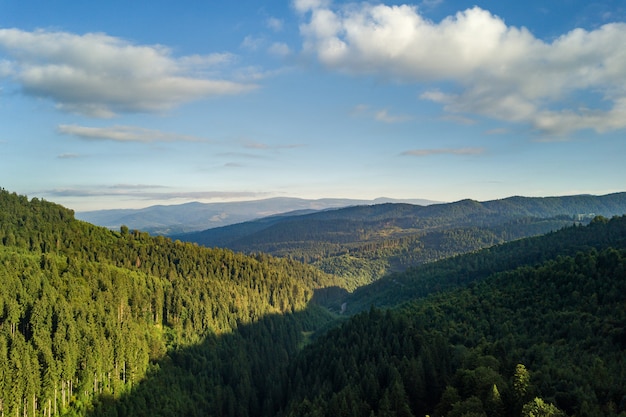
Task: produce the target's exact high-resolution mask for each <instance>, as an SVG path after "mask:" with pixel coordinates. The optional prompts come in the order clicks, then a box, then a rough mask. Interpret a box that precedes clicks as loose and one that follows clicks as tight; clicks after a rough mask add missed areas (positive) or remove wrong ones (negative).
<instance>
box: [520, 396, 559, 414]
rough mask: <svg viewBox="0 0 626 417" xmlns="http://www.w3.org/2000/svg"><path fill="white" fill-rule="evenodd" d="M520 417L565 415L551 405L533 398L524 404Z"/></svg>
mask: <svg viewBox="0 0 626 417" xmlns="http://www.w3.org/2000/svg"><path fill="white" fill-rule="evenodd" d="M522 417H565V414H564V413H563V412H562V411H561V410H559V409H558V408H557V407H556V406H554V405H553V404H549V403H546V402H545V401H543V400H542V399H541V398H538V397H535V398H534V399H533V400H532V401H530V402H528V403H526V404H524V407H523V408H522Z"/></svg>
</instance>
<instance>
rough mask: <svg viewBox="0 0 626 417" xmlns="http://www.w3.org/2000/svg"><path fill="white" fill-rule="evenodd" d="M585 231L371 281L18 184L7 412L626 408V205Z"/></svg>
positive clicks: (0, 309) (558, 412) (13, 197)
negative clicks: (80, 216)
mask: <svg viewBox="0 0 626 417" xmlns="http://www.w3.org/2000/svg"><path fill="white" fill-rule="evenodd" d="M569 223H570V224H569V225H568V226H566V227H563V228H560V229H559V230H556V231H552V232H550V233H547V234H545V235H541V236H535V237H532V238H523V239H519V240H515V241H513V242H510V243H501V244H498V245H495V246H492V247H489V248H486V249H482V250H477V251H475V252H472V253H467V254H463V255H457V256H453V257H449V258H445V259H442V260H439V261H433V262H428V263H425V264H423V265H417V266H415V267H413V268H410V269H408V270H406V271H402V272H400V271H398V272H395V273H393V274H391V275H388V276H385V277H384V278H381V279H380V280H378V281H376V282H374V283H372V284H370V285H367V286H363V287H360V288H359V289H356V290H354V287H353V285H354V282H352V281H350V280H347V279H345V277H343V276H339V275H334V274H330V273H327V272H322V271H321V270H320V269H318V268H316V267H315V266H314V265H309V264H303V263H301V262H299V261H297V260H294V259H291V258H289V257H275V256H272V255H268V254H264V253H261V252H257V253H250V254H248V255H245V254H243V253H237V252H233V251H232V250H229V249H220V248H205V247H202V246H199V245H198V244H194V243H183V242H181V241H178V240H172V239H169V238H166V237H162V236H156V237H154V236H150V235H148V234H147V233H145V232H141V231H137V230H129V229H128V228H127V227H122V228H121V229H120V230H119V231H111V230H107V229H105V228H102V227H96V226H93V225H90V224H88V223H85V222H81V221H78V220H76V219H75V218H74V214H73V212H72V211H71V210H68V209H66V208H64V207H61V206H59V205H57V204H54V203H50V202H47V201H43V200H38V199H31V200H29V199H28V198H27V197H25V196H21V195H17V194H15V193H11V192H9V191H6V190H1V191H0V282H1V283H2V285H1V287H0V416H2V417H4V416H5V415H6V416H61V415H67V416H94V417H95V416H144V415H145V416H180V415H185V416H206V415H214V416H276V417H283V416H285V417H286V416H365V417H370V416H424V415H431V416H442V417H443V416H488V417H491V416H513V417H517V416H525V417H526V416H626V386H624V381H626V356H625V354H624V352H625V351H626V309H625V308H624V306H625V305H626V216H615V217H612V218H607V217H602V216H597V217H595V218H594V219H593V220H592V221H591V222H590V223H589V224H588V225H582V224H580V223H575V222H574V224H572V222H569ZM340 305H343V306H344V308H343V310H342V309H340V307H339V306H340ZM340 313H343V314H340Z"/></svg>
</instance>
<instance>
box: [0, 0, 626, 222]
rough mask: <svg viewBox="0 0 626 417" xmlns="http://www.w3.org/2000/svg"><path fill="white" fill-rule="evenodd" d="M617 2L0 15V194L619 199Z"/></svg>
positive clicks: (290, 4)
mask: <svg viewBox="0 0 626 417" xmlns="http://www.w3.org/2000/svg"><path fill="white" fill-rule="evenodd" d="M625 45H626V2H625V1H623V0H619V1H617V0H603V1H597V2H595V1H582V0H558V1H557V0H548V1H545V0H527V1H524V2H518V1H502V0H473V1H464V0H458V1H451V0H424V1H421V2H420V1H418V2H409V1H404V2H403V1H391V0H386V2H359V1H357V2H348V1H331V0H285V1H271V2H262V1H253V0H240V1H236V2H233V1H207V0H205V1H199V0H189V1H184V2H182V1H178V2H174V1H165V0H150V1H145V0H133V1H132V2H129V1H126V0H107V1H101V2H84V1H76V0H71V1H70V0H55V1H50V0H0V187H3V188H4V189H6V190H8V191H11V192H17V193H18V194H24V195H27V196H28V197H30V198H32V197H37V198H42V199H45V200H48V201H53V202H56V203H59V204H62V205H64V206H66V207H68V208H71V209H73V210H75V211H87V210H99V209H110V208H140V207H146V206H150V205H156V204H168V205H169V204H180V203H184V202H188V201H201V202H221V201H241V200H255V199H264V198H271V197H300V198H307V199H318V198H356V199H374V198H377V197H388V198H399V199H409V198H416V199H430V200H435V201H458V200H461V199H465V198H471V199H475V200H478V201H486V200H492V199H498V198H505V197H508V196H513V195H523V196H558V195H573V194H595V195H602V194H608V193H612V192H621V191H626V182H625V181H626V163H625V162H624V157H625V156H626V136H625V134H626V47H625Z"/></svg>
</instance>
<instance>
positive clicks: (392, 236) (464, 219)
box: [173, 193, 626, 287]
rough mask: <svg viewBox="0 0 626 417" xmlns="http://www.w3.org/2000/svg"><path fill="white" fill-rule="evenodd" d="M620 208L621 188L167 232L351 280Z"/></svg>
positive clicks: (374, 208) (623, 203)
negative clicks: (600, 192) (610, 191)
mask: <svg viewBox="0 0 626 417" xmlns="http://www.w3.org/2000/svg"><path fill="white" fill-rule="evenodd" d="M624 213H626V193H618V194H609V195H605V196H590V195H580V196H568V197H548V198H528V197H511V198H507V199H503V200H494V201H487V202H482V203H481V202H477V201H473V200H462V201H458V202H456V203H449V204H433V205H429V206H416V205H410V204H378V205H371V206H355V207H348V208H343V209H336V210H326V211H323V212H317V213H311V214H305V215H299V216H277V217H269V218H263V219H259V220H256V221H250V222H245V223H241V224H236V225H231V226H226V227H221V228H215V229H209V230H205V231H202V232H195V233H189V234H184V235H176V236H173V238H175V239H181V240H184V241H190V242H196V243H199V244H201V245H205V246H209V247H228V248H230V249H233V250H236V251H243V252H246V253H255V252H265V253H270V254H272V255H275V256H284V257H291V258H294V259H298V260H301V261H304V262H307V263H313V264H314V265H316V266H318V267H319V268H321V269H322V270H324V271H326V272H329V273H333V274H336V275H341V276H343V277H344V278H346V279H347V280H348V281H349V282H352V286H353V287H356V286H359V285H363V284H367V283H369V282H371V281H374V280H376V279H378V278H380V277H381V276H383V275H384V274H386V273H388V272H392V271H402V270H404V269H406V268H408V267H410V266H414V265H418V264H420V263H424V262H428V261H433V260H437V259H441V258H444V257H448V256H452V255H456V254H459V253H465V252H471V251H475V250H477V249H481V248H484V247H489V246H492V245H495V244H498V243H502V242H506V241H510V240H514V239H519V238H522V237H527V236H533V235H540V234H543V233H547V232H549V231H552V230H557V229H560V228H562V227H565V226H569V225H571V224H572V223H574V222H588V221H589V220H591V218H593V217H594V216H595V215H603V216H607V217H611V216H613V215H621V214H624ZM357 270H358V271H359V272H355V271H357Z"/></svg>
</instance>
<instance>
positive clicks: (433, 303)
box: [285, 217, 626, 417]
mask: <svg viewBox="0 0 626 417" xmlns="http://www.w3.org/2000/svg"><path fill="white" fill-rule="evenodd" d="M584 234H585V235H587V236H588V240H589V241H595V242H598V243H599V242H603V243H599V246H600V247H603V248H604V249H600V250H597V249H596V248H589V247H585V246H586V244H585V243H582V244H581V245H580V247H579V248H580V249H581V251H579V252H577V253H575V254H573V255H572V256H566V255H567V254H570V253H571V251H570V249H574V247H575V245H576V244H575V241H576V239H577V237H578V236H575V235H569V236H568V235H567V234H565V235H564V234H563V231H562V232H559V233H557V234H556V235H560V236H559V237H560V238H562V239H565V240H569V242H568V243H567V244H566V245H565V246H566V247H567V249H566V250H564V251H563V252H561V251H560V250H554V251H553V252H552V253H551V254H549V255H546V257H545V258H544V259H549V260H544V261H539V262H538V263H537V264H535V265H534V266H532V267H531V266H525V267H519V268H515V267H514V266H513V263H511V264H510V267H511V268H512V269H506V270H503V271H502V272H499V273H495V274H489V275H488V276H486V277H485V278H484V279H482V280H480V281H476V282H475V283H474V284H473V285H470V286H468V287H466V288H463V287H461V288H458V287H457V288H456V289H453V290H451V291H445V292H441V293H439V294H437V295H434V296H432V297H429V298H425V299H421V300H417V301H412V302H409V303H408V304H405V305H404V306H403V308H400V309H396V310H388V311H387V312H382V311H379V310H376V309H374V308H372V309H370V310H369V311H368V312H364V313H362V314H360V315H358V316H355V317H353V318H352V319H351V320H349V321H347V322H346V323H344V324H343V325H342V326H341V327H340V328H337V329H334V330H331V331H330V332H328V333H327V334H326V335H324V336H323V337H321V338H320V339H319V340H317V341H316V343H314V344H312V345H310V346H308V347H307V349H306V350H305V351H304V352H303V353H302V355H300V356H299V357H298V359H297V361H296V362H294V364H293V365H292V366H291V368H290V374H289V375H290V377H289V378H290V379H289V385H290V386H291V387H292V389H291V391H290V392H292V393H293V394H292V395H291V397H290V400H289V402H288V406H287V412H286V413H285V415H287V416H314V415H350V413H352V415H365V416H367V415H403V416H419V415H425V414H426V415H434V416H463V415H472V416H474V415H476V416H479V415H480V416H514V417H517V416H525V417H526V416H564V415H576V416H579V415H581V416H582V415H585V416H598V417H600V416H618V415H620V416H622V415H624V414H625V413H626V401H625V399H626V391H624V388H623V384H622V382H623V381H624V380H626V363H625V362H624V360H623V359H624V353H623V352H624V349H626V309H625V308H624V305H626V217H621V218H615V219H612V220H611V221H598V222H596V223H595V224H592V225H591V226H589V228H588V229H587V231H586V232H585V233H584ZM592 235H593V237H592ZM614 237H616V238H614ZM542 239H543V238H541V237H539V238H536V239H532V241H529V244H528V245H525V246H524V248H525V249H526V250H528V249H531V252H532V247H533V246H534V245H538V246H540V247H542V248H545V247H548V246H550V243H552V242H551V241H550V239H548V241H547V242H542ZM570 239H571V240H570ZM508 246H511V245H509V244H507V245H503V247H508ZM517 249H520V248H517ZM514 252H515V254H516V255H517V256H519V255H523V254H524V251H519V250H515V251H514ZM472 256H474V255H468V258H471V257H472ZM535 256H536V254H532V253H529V254H528V255H527V257H530V258H533V257H535ZM477 262H478V260H477ZM521 263H522V264H523V263H524V260H521ZM460 269H462V268H460ZM396 291H398V292H400V291H402V289H401V288H399V287H398V288H396ZM352 410H356V411H352Z"/></svg>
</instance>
